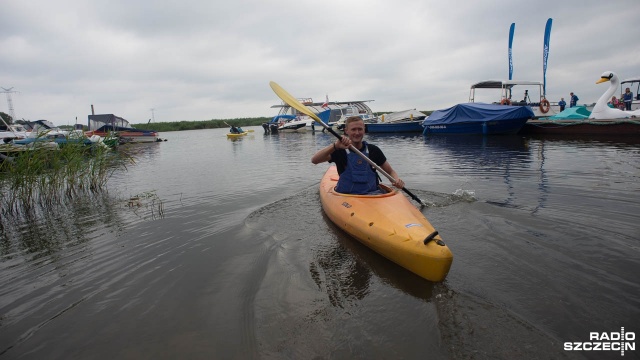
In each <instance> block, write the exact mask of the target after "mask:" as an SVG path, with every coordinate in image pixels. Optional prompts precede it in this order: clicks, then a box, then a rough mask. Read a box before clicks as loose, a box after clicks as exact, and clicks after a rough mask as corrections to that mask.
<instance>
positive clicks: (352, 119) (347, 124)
mask: <svg viewBox="0 0 640 360" xmlns="http://www.w3.org/2000/svg"><path fill="white" fill-rule="evenodd" d="M356 121H364V120H362V118H361V117H360V116H349V117H348V118H347V119H346V120H345V121H344V128H345V129H346V128H347V127H348V126H349V124H351V123H352V122H356Z"/></svg>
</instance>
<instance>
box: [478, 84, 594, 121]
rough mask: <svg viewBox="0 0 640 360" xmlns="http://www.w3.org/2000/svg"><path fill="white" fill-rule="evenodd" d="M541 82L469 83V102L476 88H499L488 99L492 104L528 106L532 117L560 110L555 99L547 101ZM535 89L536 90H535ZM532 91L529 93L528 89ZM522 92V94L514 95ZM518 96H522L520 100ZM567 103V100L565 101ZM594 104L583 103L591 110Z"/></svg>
mask: <svg viewBox="0 0 640 360" xmlns="http://www.w3.org/2000/svg"><path fill="white" fill-rule="evenodd" d="M542 87H543V84H542V83H541V82H539V81H521V80H487V81H481V82H478V83H475V84H473V85H471V89H470V91H469V102H470V103H472V102H477V100H478V98H477V97H476V89H499V90H500V97H499V98H497V97H492V98H491V100H489V101H483V102H488V103H493V104H502V105H510V106H528V107H529V108H530V109H531V111H533V115H534V119H537V118H540V117H547V116H552V115H555V114H557V113H559V112H560V106H559V105H558V102H557V101H549V100H548V99H546V98H545V94H544V91H543V90H542ZM536 89H537V90H536ZM530 90H531V91H532V93H530V92H529V91H530ZM534 90H536V91H534ZM514 94H522V95H517V96H516V95H514ZM519 96H522V98H521V100H518V99H520V97H519ZM567 103H568V101H567ZM594 105H595V104H584V105H582V106H585V107H586V108H587V110H589V111H591V110H592V109H593V106H594Z"/></svg>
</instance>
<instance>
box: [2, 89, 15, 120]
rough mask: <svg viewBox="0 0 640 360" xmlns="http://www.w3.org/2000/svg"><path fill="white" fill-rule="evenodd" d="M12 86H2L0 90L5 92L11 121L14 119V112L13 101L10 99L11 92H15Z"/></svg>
mask: <svg viewBox="0 0 640 360" xmlns="http://www.w3.org/2000/svg"><path fill="white" fill-rule="evenodd" d="M11 89H13V87H10V88H8V89H5V88H2V90H3V91H2V92H3V93H5V94H7V105H8V106H9V116H11V121H16V112H15V111H13V101H11V94H12V93H17V91H12V90H11Z"/></svg>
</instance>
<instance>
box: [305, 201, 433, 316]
mask: <svg viewBox="0 0 640 360" xmlns="http://www.w3.org/2000/svg"><path fill="white" fill-rule="evenodd" d="M322 218H323V220H324V221H325V223H326V224H327V226H328V228H329V229H330V232H331V233H332V234H335V235H336V239H337V242H334V243H333V244H331V245H330V246H327V247H325V248H323V249H322V250H321V251H319V252H318V253H317V255H316V257H317V258H316V261H315V262H314V263H311V264H310V267H309V271H310V272H311V276H312V277H313V279H314V281H316V283H317V285H318V286H319V287H322V284H321V281H320V276H319V273H320V271H319V269H317V268H316V264H318V266H320V267H321V268H322V272H323V273H325V274H332V275H331V285H332V286H331V287H329V286H327V292H328V295H329V299H330V300H331V304H332V305H333V306H336V307H343V303H342V302H343V301H347V302H349V301H350V300H352V299H357V300H362V299H363V298H364V297H366V296H367V294H369V291H370V290H369V287H370V285H371V281H372V277H373V274H375V276H376V277H378V278H379V279H380V280H381V281H382V282H384V283H385V284H387V285H390V286H392V287H394V288H396V289H398V290H400V291H402V292H404V293H406V294H408V295H411V296H413V297H415V298H417V299H421V300H425V301H431V298H432V294H433V289H434V285H435V283H432V282H429V281H427V280H424V279H422V278H420V277H419V276H417V275H415V274H413V273H411V272H410V271H408V270H405V269H403V268H402V267H401V266H399V265H397V264H395V263H393V262H391V261H390V260H387V259H386V258H384V257H383V256H381V255H379V254H378V253H376V252H375V251H373V250H371V249H369V248H368V247H366V246H364V245H363V244H361V243H360V242H358V241H357V240H356V239H354V238H353V237H351V236H350V235H349V234H347V233H345V232H344V231H343V230H341V229H340V228H338V227H337V226H335V225H334V224H333V223H332V222H331V220H330V219H329V218H328V217H327V216H326V215H325V214H324V213H323V216H322Z"/></svg>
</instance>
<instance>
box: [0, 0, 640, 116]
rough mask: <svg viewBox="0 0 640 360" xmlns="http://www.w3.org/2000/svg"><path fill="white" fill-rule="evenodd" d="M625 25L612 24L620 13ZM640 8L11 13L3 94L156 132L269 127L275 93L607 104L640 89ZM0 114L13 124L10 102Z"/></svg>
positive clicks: (27, 6)
mask: <svg viewBox="0 0 640 360" xmlns="http://www.w3.org/2000/svg"><path fill="white" fill-rule="evenodd" d="M615 8H617V9H619V10H612V9H615ZM638 13H640V3H639V2H636V1H611V2H602V1H595V0H588V1H582V2H580V3H579V4H576V3H573V2H554V1H547V0H545V1H538V2H524V1H506V0H504V1H503V0H495V1H484V2H476V1H468V2H458V3H451V2H441V1H419V0H398V1H394V2H384V1H373V2H372V1H348V2H345V1H336V0H328V1H323V2H317V1H306V0H302V1H300V0H298V1H292V0H279V1H258V0H255V1H249V0H240V1H233V2H202V1H173V0H171V1H170V0H157V1H147V0H138V1H135V2H131V1H91V2H84V1H79V0H61V1H56V2H50V1H45V0H32V1H18V0H8V1H5V2H3V11H2V13H1V14H0V49H1V50H2V56H0V86H2V87H5V88H7V87H14V89H15V90H17V91H19V93H16V94H13V95H12V98H13V104H14V109H15V113H16V116H17V117H18V118H25V119H31V120H35V119H41V118H45V119H49V120H52V121H53V122H55V123H56V124H59V125H63V124H70V123H73V122H74V121H75V118H76V117H78V120H79V122H83V123H84V122H86V116H87V115H88V114H89V113H90V105H91V104H94V105H95V108H96V111H97V112H98V113H115V114H117V115H119V116H122V117H124V118H127V119H129V120H130V121H132V122H146V121H147V119H149V118H150V117H151V110H150V109H151V108H154V109H155V110H154V114H155V118H156V121H179V120H205V119H212V118H234V117H253V116H270V115H273V109H270V106H271V105H273V104H276V103H279V100H278V98H277V97H276V96H275V95H274V94H273V93H272V92H271V90H270V88H269V86H268V82H269V81H270V80H274V81H276V82H278V83H279V84H280V85H282V86H283V87H284V88H285V89H287V90H288V91H289V92H291V93H293V94H294V95H295V96H298V97H313V98H314V99H316V100H322V99H324V97H325V94H328V95H329V98H330V100H353V99H373V100H375V102H374V103H373V104H372V108H373V109H374V111H394V110H404V109H409V108H417V109H419V110H429V109H438V108H443V107H448V106H451V105H454V104H456V103H459V102H466V101H467V100H468V96H469V86H470V85H471V84H472V83H474V82H478V81H481V80H488V79H505V78H507V77H508V60H507V40H508V30H509V26H510V24H511V23H516V31H515V39H514V46H513V57H514V78H515V79H522V80H533V81H542V42H543V35H544V26H545V23H546V20H547V19H548V18H549V17H551V18H553V29H552V32H551V44H550V54H549V62H548V70H547V95H548V98H550V99H551V100H553V101H555V100H558V99H559V98H560V97H561V96H564V97H567V95H568V93H569V92H570V91H574V92H576V93H577V94H578V95H579V96H580V99H581V102H595V101H596V100H597V99H598V97H599V96H600V94H602V93H603V92H604V91H605V89H604V86H605V85H596V84H595V81H596V80H597V79H598V78H599V76H600V74H601V73H602V72H604V71H606V70H612V71H615V72H617V73H618V75H619V76H620V77H621V78H626V77H631V76H636V75H640V66H639V65H640V64H639V62H640V60H639V59H640V56H638V55H639V54H638V52H639V51H640V50H639V49H638V46H637V44H636V43H635V42H634V40H635V34H637V33H638V32H639V30H640V25H638V22H637V21H635V20H636V17H637V14H638ZM0 111H4V112H8V109H7V104H6V100H5V99H0Z"/></svg>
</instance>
